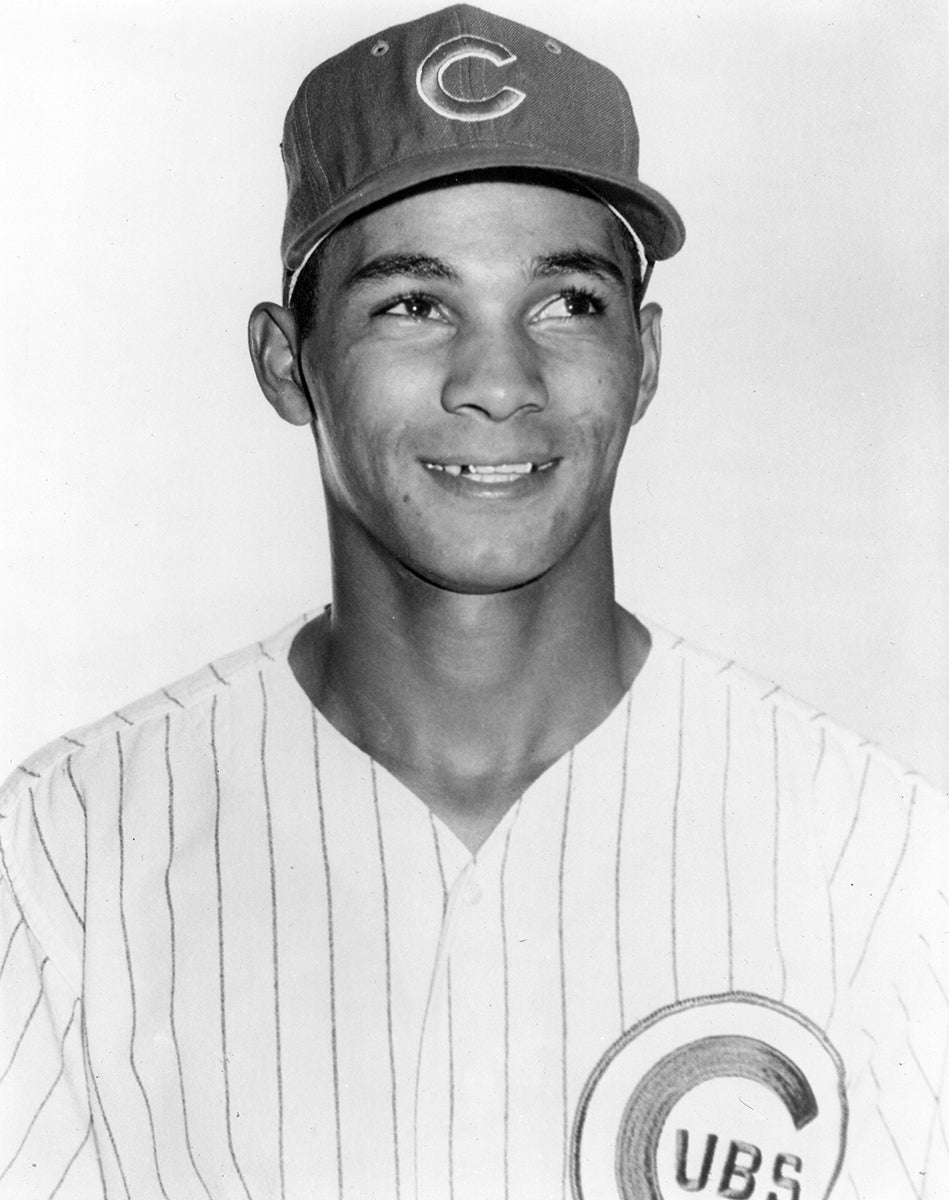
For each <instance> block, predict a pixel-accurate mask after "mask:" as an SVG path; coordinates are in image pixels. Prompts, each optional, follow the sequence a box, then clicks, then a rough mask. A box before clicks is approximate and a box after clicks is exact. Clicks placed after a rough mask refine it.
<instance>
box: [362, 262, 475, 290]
mask: <svg viewBox="0 0 949 1200" xmlns="http://www.w3.org/2000/svg"><path fill="white" fill-rule="evenodd" d="M405 276H409V277H410V278H412V279H442V280H446V281H447V282H449V283H457V282H458V280H459V278H460V276H459V274H458V272H457V271H456V270H455V269H454V267H451V266H449V265H448V263H446V262H445V261H444V260H443V259H440V258H434V257H433V256H432V255H430V254H380V255H379V257H378V258H373V259H370V260H369V262H367V263H364V264H363V265H362V266H361V267H359V268H357V269H356V270H355V271H353V273H352V274H351V275H350V276H349V277H348V278H347V280H346V283H345V285H344V286H345V287H347V288H354V287H358V286H359V285H360V284H363V283H372V282H374V281H376V280H386V279H394V278H396V277H402V278H404V277H405Z"/></svg>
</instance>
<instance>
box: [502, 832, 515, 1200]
mask: <svg viewBox="0 0 949 1200" xmlns="http://www.w3.org/2000/svg"><path fill="white" fill-rule="evenodd" d="M513 830H514V823H513V821H512V823H511V825H510V826H509V827H508V831H507V837H506V838H505V839H504V853H503V854H502V856H501V955H502V965H503V980H502V983H503V995H504V1200H507V1198H508V1196H509V1195H510V1150H511V1145H510V1136H511V1004H510V977H509V963H508V949H507V914H506V911H505V900H506V897H505V876H506V874H507V856H508V851H509V850H510V848H511V833H512V832H513Z"/></svg>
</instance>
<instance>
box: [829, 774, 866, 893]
mask: <svg viewBox="0 0 949 1200" xmlns="http://www.w3.org/2000/svg"><path fill="white" fill-rule="evenodd" d="M869 772H870V755H869V754H868V755H867V757H866V758H865V759H864V763H863V772H862V774H861V776H860V786H859V788H858V789H857V806H856V808H855V809H854V810H853V820H852V821H851V822H850V828H849V829H848V830H847V836H846V837H845V838H844V841H843V845H842V846H841V847H840V853H839V854H838V855H837V861H836V862H835V863H834V869H833V870H832V871H831V873H830V882H831V883H833V882H834V880H835V879H836V878H837V872H838V870H839V869H840V864H841V863H842V862H843V857H844V855H845V854H846V853H847V847H848V846H849V845H850V839H851V838H852V837H853V833H854V830H855V829H856V828H857V822H858V821H859V820H860V810H861V808H862V807H863V792H864V788H865V787H866V784H867V775H868V774H869Z"/></svg>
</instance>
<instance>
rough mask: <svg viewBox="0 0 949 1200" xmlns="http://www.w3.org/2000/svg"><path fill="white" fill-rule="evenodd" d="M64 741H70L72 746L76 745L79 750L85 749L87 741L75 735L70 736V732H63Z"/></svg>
mask: <svg viewBox="0 0 949 1200" xmlns="http://www.w3.org/2000/svg"><path fill="white" fill-rule="evenodd" d="M63 741H64V742H68V743H69V744H70V746H75V747H76V748H77V749H78V750H85V748H86V743H85V742H80V741H78V740H77V739H76V738H74V737H70V736H69V734H68V733H64V734H63Z"/></svg>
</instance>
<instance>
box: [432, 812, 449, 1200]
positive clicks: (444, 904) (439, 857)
mask: <svg viewBox="0 0 949 1200" xmlns="http://www.w3.org/2000/svg"><path fill="white" fill-rule="evenodd" d="M428 819H429V822H430V824H431V826H432V838H433V839H434V842H435V860H436V862H437V863H438V876H439V878H440V879H441V881H442V920H444V918H445V914H446V913H447V911H448V885H447V883H446V882H445V867H444V864H443V863H442V848H441V844H440V843H439V840H438V830H437V829H436V828H435V818H434V817H433V816H432V813H431V811H429V814H428ZM445 990H446V993H447V1001H448V1003H447V1008H448V1198H449V1200H454V1197H455V1045H454V1030H453V1029H452V1013H451V957H449V959H448V964H447V967H446V969H445Z"/></svg>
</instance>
